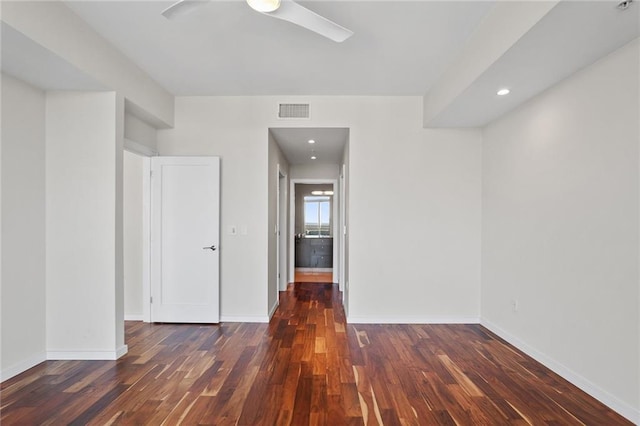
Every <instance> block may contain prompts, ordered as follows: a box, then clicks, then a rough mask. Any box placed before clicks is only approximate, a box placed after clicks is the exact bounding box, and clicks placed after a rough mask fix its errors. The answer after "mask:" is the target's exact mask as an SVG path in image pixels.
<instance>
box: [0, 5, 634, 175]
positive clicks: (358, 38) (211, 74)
mask: <svg viewBox="0 0 640 426" xmlns="http://www.w3.org/2000/svg"><path fill="white" fill-rule="evenodd" d="M64 3H65V4H66V5H67V6H69V7H70V8H71V9H72V10H73V11H74V12H75V13H77V14H78V15H79V16H80V17H81V18H82V19H83V20H84V21H86V22H87V23H88V24H89V25H90V26H91V27H93V28H94V30H95V31H96V32H98V33H99V34H101V35H102V36H103V37H104V38H105V39H106V40H107V41H109V42H110V43H112V44H113V45H114V46H115V47H116V48H117V49H119V50H120V51H122V52H123V53H124V54H125V55H126V56H128V57H129V58H130V59H131V61H132V62H133V63H134V64H136V65H137V66H139V67H140V68H141V69H142V70H144V71H145V72H146V73H147V74H149V75H150V76H151V77H152V78H154V79H155V80H156V81H157V82H158V83H160V85H162V86H163V87H164V88H165V89H167V90H168V91H169V92H171V93H173V94H174V95H178V96H180V95H199V96H205V95H254V96H255V95H280V96H286V95H354V96H359V95H416V96H423V95H426V97H427V99H428V97H429V94H430V89H434V90H435V89H437V88H438V85H439V84H440V83H441V82H442V77H443V76H444V77H447V76H450V75H452V74H455V72H453V73H452V71H455V69H454V68H452V67H453V64H454V63H455V61H456V60H457V59H460V58H461V57H463V56H464V53H462V52H464V50H463V47H464V46H465V45H467V46H469V45H472V44H467V43H469V42H470V41H477V40H480V39H481V38H480V37H479V36H478V33H476V32H475V31H476V30H477V29H478V27H479V26H481V25H482V23H483V22H484V23H485V25H486V22H492V21H491V20H490V19H489V18H488V16H489V15H490V14H491V13H492V12H494V11H495V10H496V9H498V6H501V5H503V4H502V3H498V2H495V1H432V0H412V1H388V0H372V1H369V0H355V1H342V0H326V1H311V2H306V1H300V3H301V4H302V5H304V6H305V7H308V8H309V9H311V10H313V11H315V12H317V13H319V14H321V15H323V16H325V17H327V18H329V19H331V20H333V21H335V22H336V23H338V24H340V25H342V26H345V27H347V28H349V29H351V30H353V31H354V32H355V35H354V36H353V37H351V38H350V39H348V40H347V41H345V42H343V43H335V42H332V41H330V40H328V39H326V38H324V37H322V36H319V35H317V34H315V33H313V32H310V31H308V30H305V29H303V28H300V27H298V26H296V25H293V24H291V23H288V22H285V21H281V20H278V19H274V18H271V17H269V16H265V15H262V14H259V13H256V12H254V11H253V10H251V9H250V8H249V7H248V6H247V5H246V2H245V0H229V1H225V0H212V1H210V2H208V3H206V4H204V5H203V7H201V8H200V9H199V10H197V11H195V12H194V13H191V14H189V15H188V16H184V17H182V18H181V19H176V20H172V21H169V20H167V19H165V18H164V17H162V15H161V12H162V11H163V10H164V9H165V8H166V7H168V6H169V5H171V4H172V3H173V2H172V1H153V0H152V1H149V0H147V1H114V0H106V1H103V0H91V1H87V0H83V1H65V2H64ZM617 3H618V0H603V1H568V0H567V1H561V2H560V3H559V4H558V5H557V6H555V7H553V8H551V10H550V12H548V13H547V15H545V16H544V17H543V18H542V19H540V20H539V21H537V22H536V24H535V25H534V26H533V27H532V28H531V29H530V30H528V32H526V33H525V34H524V35H523V36H522V37H521V38H519V39H514V40H512V43H513V44H512V45H510V46H511V47H510V48H509V49H508V50H507V51H506V52H505V53H504V54H502V55H501V56H500V57H499V58H498V59H494V60H492V61H491V65H490V66H489V67H488V68H486V70H484V71H483V72H481V73H480V74H478V75H477V76H476V77H475V78H474V79H473V81H471V82H470V83H469V84H467V85H466V86H464V87H463V86H461V87H459V89H460V91H459V94H458V95H456V97H455V98H454V99H453V101H452V102H451V103H450V104H448V105H445V106H444V107H443V108H442V109H441V110H440V111H439V112H438V114H437V115H436V116H435V118H432V119H430V121H429V123H428V125H429V126H433V127H473V126H484V125H486V124H487V123H488V122H490V121H491V120H493V119H495V118H497V117H499V116H500V115H502V114H504V113H505V112H507V111H509V110H511V109H513V108H516V107H517V106H518V105H520V104H522V103H523V102H525V101H526V100H527V99H529V98H531V97H533V96H535V95H536V94H538V93H540V92H542V91H544V90H546V89H547V88H549V87H550V86H552V85H553V84H556V83H557V82H559V81H561V80H562V79H564V78H566V77H567V76H569V75H571V74H572V73H575V72H576V71H578V70H580V69H581V68H583V67H585V66H587V65H589V64H591V63H593V62H595V61H597V60H598V59H599V58H601V57H603V56H605V55H607V54H608V53H610V52H612V51H613V50H615V49H617V48H619V47H620V46H622V45H624V44H625V43H627V42H629V41H630V40H632V39H634V38H637V37H639V36H640V1H639V2H637V3H634V4H632V5H631V7H630V8H629V9H628V10H627V11H620V10H618V9H617V8H616V4H617ZM509 25H512V23H510V22H508V21H506V20H505V22H504V28H508V27H509ZM485 28H486V27H485ZM491 28H493V26H491ZM500 29H501V28H496V31H495V33H491V34H495V37H498V36H497V34H500ZM1 30H2V34H1V35H2V63H1V66H2V71H3V72H6V73H8V74H11V75H14V76H16V77H18V78H21V79H23V80H26V81H27V82H30V83H31V84H33V85H35V86H37V87H42V88H43V89H47V90H65V89H72V90H73V89H77V90H83V89H84V90H96V89H98V90H99V89H101V87H100V85H99V84H98V83H96V82H95V81H94V80H93V79H92V78H90V77H88V76H87V75H85V74H83V73H82V72H80V71H79V70H77V69H76V68H74V67H73V65H71V64H69V63H67V62H65V61H64V60H63V59H61V58H59V57H57V56H56V55H55V54H53V53H52V52H50V51H48V50H46V49H44V48H42V47H41V46H39V45H38V44H36V43H34V42H33V41H31V40H30V39H28V38H27V37H24V36H23V35H22V34H21V33H19V32H18V31H16V30H14V29H13V28H11V27H10V26H8V25H6V24H4V23H3V24H2V25H1ZM489 41H490V40H489ZM484 45H486V43H485V44H484ZM480 50H481V49H480ZM471 54H472V55H473V54H477V55H481V52H476V51H475V50H474V51H472V52H471ZM502 86H508V87H510V88H511V90H512V93H511V94H510V95H509V96H508V97H504V98H499V97H497V96H496V95H495V91H496V89H497V88H498V87H502ZM431 93H432V92H431ZM344 132H347V133H346V136H345V133H344ZM272 134H274V136H275V137H276V140H278V142H279V144H280V145H281V146H282V148H283V151H284V152H285V154H286V155H287V156H288V157H290V158H289V160H290V162H291V164H304V162H311V160H309V159H308V157H310V155H309V152H307V151H305V149H307V148H308V147H305V146H304V144H303V145H302V146H300V144H299V141H300V140H302V141H306V140H308V139H309V138H315V139H317V140H323V139H325V140H327V142H326V143H325V144H323V145H322V146H321V145H318V146H317V148H316V149H317V152H318V154H320V155H319V156H318V157H319V159H320V158H322V160H321V161H322V162H336V163H337V162H339V161H340V158H341V155H342V152H343V149H344V141H345V140H346V139H347V138H348V131H347V130H345V129H272ZM325 149H327V151H326V152H325V151H322V152H321V150H325ZM330 159H331V160H330ZM316 162H318V161H316Z"/></svg>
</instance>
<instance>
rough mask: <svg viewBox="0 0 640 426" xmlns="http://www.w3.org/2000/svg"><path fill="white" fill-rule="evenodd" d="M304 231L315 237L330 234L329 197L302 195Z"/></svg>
mask: <svg viewBox="0 0 640 426" xmlns="http://www.w3.org/2000/svg"><path fill="white" fill-rule="evenodd" d="M304 233H305V235H307V236H315V237H328V236H330V235H331V197H328V196H306V197H304Z"/></svg>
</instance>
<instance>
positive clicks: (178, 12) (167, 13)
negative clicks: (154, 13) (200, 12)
mask: <svg viewBox="0 0 640 426" xmlns="http://www.w3.org/2000/svg"><path fill="white" fill-rule="evenodd" d="M209 1H210V0H180V1H179V2H177V3H174V4H172V5H171V6H169V7H168V8H166V9H165V10H163V11H162V16H164V17H165V18H167V19H174V18H176V17H178V16H182V15H186V14H188V13H190V12H191V11H193V10H195V9H198V8H199V7H200V6H202V5H203V4H206V3H209Z"/></svg>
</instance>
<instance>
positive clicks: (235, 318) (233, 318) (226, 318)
mask: <svg viewBox="0 0 640 426" xmlns="http://www.w3.org/2000/svg"><path fill="white" fill-rule="evenodd" d="M220 322H252V323H268V322H269V317H268V316H262V315H220Z"/></svg>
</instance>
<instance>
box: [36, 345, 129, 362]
mask: <svg viewBox="0 0 640 426" xmlns="http://www.w3.org/2000/svg"><path fill="white" fill-rule="evenodd" d="M128 350H129V348H128V347H127V345H123V346H120V347H119V348H118V349H116V350H115V351H86V350H78V351H47V359H48V360H51V361H53V360H56V361H63V360H64V361H68V360H76V361H113V360H116V359H118V358H120V357H121V356H123V355H124V354H126V353H127V351H128Z"/></svg>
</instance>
